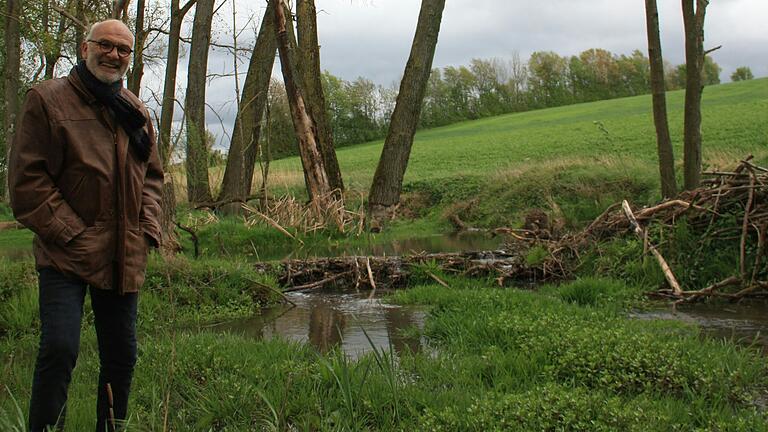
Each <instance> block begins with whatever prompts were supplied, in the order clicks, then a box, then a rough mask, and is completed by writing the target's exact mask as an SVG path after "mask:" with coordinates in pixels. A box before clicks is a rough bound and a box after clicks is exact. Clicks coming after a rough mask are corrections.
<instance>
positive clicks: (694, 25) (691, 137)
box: [682, 0, 709, 190]
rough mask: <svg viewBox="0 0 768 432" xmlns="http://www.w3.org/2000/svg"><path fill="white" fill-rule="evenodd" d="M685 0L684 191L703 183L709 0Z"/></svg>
mask: <svg viewBox="0 0 768 432" xmlns="http://www.w3.org/2000/svg"><path fill="white" fill-rule="evenodd" d="M695 3H696V8H695V9H694V0H682V5H683V24H684V27H685V68H686V74H685V76H686V78H685V115H684V120H683V142H684V146H683V162H684V172H683V174H684V177H685V182H684V183H685V184H684V187H685V190H692V189H695V188H697V187H698V186H699V183H700V182H701V93H702V91H703V90H704V86H703V84H702V79H701V73H702V69H703V68H704V16H705V14H706V11H707V5H708V4H709V1H708V0H695Z"/></svg>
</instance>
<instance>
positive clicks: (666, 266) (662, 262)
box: [621, 200, 683, 295]
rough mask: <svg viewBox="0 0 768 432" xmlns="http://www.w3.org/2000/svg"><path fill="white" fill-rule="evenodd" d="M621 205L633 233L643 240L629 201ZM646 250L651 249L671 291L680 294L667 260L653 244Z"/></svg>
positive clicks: (641, 230)
mask: <svg viewBox="0 0 768 432" xmlns="http://www.w3.org/2000/svg"><path fill="white" fill-rule="evenodd" d="M621 207H622V208H623V209H624V214H626V215H627V219H629V223H630V224H631V225H632V228H633V229H634V231H635V234H637V236H638V237H639V238H640V240H643V239H644V237H645V235H644V234H643V229H642V228H641V227H640V224H639V223H638V222H637V219H636V218H635V215H634V213H632V209H631V208H630V207H629V203H628V202H627V200H624V201H622V202H621ZM648 250H649V251H651V254H653V256H654V257H655V258H656V261H658V262H659V266H660V267H661V271H662V272H664V278H666V279H667V282H668V283H669V286H671V287H672V290H673V292H674V293H675V294H676V295H680V294H681V293H682V292H683V290H682V289H681V288H680V284H679V283H677V279H676V278H675V275H674V274H673V273H672V269H670V268H669V264H667V261H666V260H665V259H664V257H663V256H661V253H660V252H659V251H658V250H657V249H656V247H655V246H653V245H652V244H650V242H649V243H648Z"/></svg>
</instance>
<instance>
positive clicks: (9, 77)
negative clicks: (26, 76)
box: [0, 0, 21, 201]
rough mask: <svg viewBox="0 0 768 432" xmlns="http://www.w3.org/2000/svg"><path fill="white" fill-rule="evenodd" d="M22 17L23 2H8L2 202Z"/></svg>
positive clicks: (15, 98)
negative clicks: (20, 20)
mask: <svg viewBox="0 0 768 432" xmlns="http://www.w3.org/2000/svg"><path fill="white" fill-rule="evenodd" d="M20 17H21V0H6V4H5V28H4V30H3V31H4V34H3V37H4V39H5V65H3V66H4V70H3V74H4V77H3V79H4V84H3V88H4V93H5V94H4V96H5V98H4V100H3V103H4V105H5V106H4V107H3V114H4V115H3V125H4V126H5V137H3V138H4V140H3V141H2V142H0V201H5V198H6V193H5V192H6V188H7V182H6V173H7V170H6V168H7V159H6V156H7V155H8V150H9V149H10V146H11V140H12V139H13V134H14V131H15V127H16V114H17V113H18V109H19V82H20V80H19V74H20V68H21V34H20V30H19V19H20Z"/></svg>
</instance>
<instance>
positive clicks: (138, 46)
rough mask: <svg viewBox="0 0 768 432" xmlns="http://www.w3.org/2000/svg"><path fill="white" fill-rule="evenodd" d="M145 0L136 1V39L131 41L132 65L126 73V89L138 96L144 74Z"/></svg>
mask: <svg viewBox="0 0 768 432" xmlns="http://www.w3.org/2000/svg"><path fill="white" fill-rule="evenodd" d="M144 10H145V0H137V2H136V31H135V34H136V40H135V41H134V43H133V66H131V73H130V75H128V90H130V91H132V92H133V94H135V95H136V96H140V94H139V93H140V92H141V79H142V77H143V76H144V41H145V40H146V37H147V33H146V32H145V31H144Z"/></svg>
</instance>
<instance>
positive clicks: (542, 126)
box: [270, 79, 768, 196]
mask: <svg viewBox="0 0 768 432" xmlns="http://www.w3.org/2000/svg"><path fill="white" fill-rule="evenodd" d="M667 99H668V110H669V113H670V115H669V122H670V130H671V133H672V137H673V146H674V150H675V155H676V158H677V160H678V161H682V124H683V123H682V122H683V120H682V113H683V100H684V92H683V91H675V92H669V93H668V94H667ZM702 115H703V124H702V133H703V160H704V163H705V165H706V166H708V167H710V168H715V167H723V166H728V165H732V164H733V163H734V162H735V161H737V160H738V159H739V158H742V157H744V156H745V155H747V154H750V153H754V154H755V155H756V156H757V158H758V161H760V162H761V163H765V162H766V161H768V150H767V149H768V79H758V80H751V81H743V82H738V83H730V84H723V85H718V86H710V87H707V88H706V89H705V90H704V94H703V102H702ZM381 148H382V142H381V141H377V142H371V143H367V144H362V145H358V146H354V147H345V148H341V149H339V150H338V151H337V154H338V158H339V164H340V166H341V170H342V173H343V175H344V178H345V182H346V184H347V185H348V186H349V188H350V189H352V190H358V191H367V189H368V187H369V185H370V182H371V179H372V175H373V172H374V170H375V167H376V163H377V161H378V158H379V155H380V153H381ZM655 149H656V141H655V131H654V127H653V118H652V113H651V97H650V95H645V96H637V97H632V98H624V99H615V100H609V101H599V102H592V103H586V104H579V105H571V106H565V107H558V108H552V109H546V110H538V111H530V112H524V113H516V114H509V115H503V116H498V117H493V118H487V119H481V120H476V121H469V122H462V123H458V124H454V125H450V126H446V127H441V128H436V129H431V130H423V131H420V132H419V133H417V134H416V138H415V141H414V145H413V150H412V152H411V157H410V160H409V163H408V171H407V172H406V176H405V180H404V183H405V188H406V190H411V189H413V188H420V187H425V186H428V185H433V186H435V185H438V184H444V183H448V184H449V186H447V187H445V188H444V189H450V190H451V191H453V193H455V194H457V195H460V196H461V195H464V196H471V195H472V194H473V193H474V192H475V191H477V190H479V189H481V188H482V187H484V186H486V185H488V184H495V183H501V184H502V186H501V187H499V188H497V189H501V188H502V187H508V186H512V187H513V188H514V189H515V191H521V190H528V189H529V188H530V186H535V185H537V184H539V183H540V182H539V180H541V178H550V177H553V176H554V175H557V174H559V175H560V178H559V179H554V180H553V181H552V182H553V183H555V184H557V185H563V184H570V185H571V186H572V187H577V186H578V185H579V184H584V183H586V184H587V185H589V184H593V185H594V184H597V185H600V184H601V183H602V182H604V180H605V178H614V179H616V178H618V179H619V180H620V179H622V178H624V179H626V180H629V181H632V182H635V181H638V180H639V181H638V183H639V184H640V185H641V187H642V188H643V189H649V190H650V191H653V193H655V189H656V185H657V183H658V181H657V180H656V176H657V168H656V164H657V156H656V152H655ZM680 165H681V163H678V168H680ZM596 167H599V168H600V169H599V170H596V169H595V168H596ZM270 170H271V172H272V173H274V175H275V178H274V181H273V182H272V184H273V185H274V187H275V189H276V190H275V193H280V192H281V191H297V190H300V189H301V187H302V185H303V178H302V177H301V175H300V163H299V160H298V159H297V158H289V159H284V160H279V161H275V162H273V163H272V166H271V168H270ZM537 173H538V174H539V175H536V174H537ZM531 175H533V176H534V178H532V179H530V180H529V179H528V177H529V176H531ZM638 176H639V177H641V178H640V179H638V178H637V177H638ZM516 183H520V184H521V185H522V186H521V187H515V184H516ZM435 187H439V186H435ZM462 189H463V190H462ZM536 189H551V185H546V184H545V185H543V186H541V187H539V188H534V190H536ZM616 190H617V191H618V190H620V188H616ZM544 192H546V191H544ZM577 192H578V191H577ZM488 195H490V194H488ZM563 195H565V194H563Z"/></svg>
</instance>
